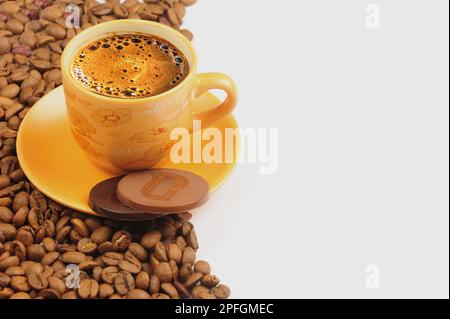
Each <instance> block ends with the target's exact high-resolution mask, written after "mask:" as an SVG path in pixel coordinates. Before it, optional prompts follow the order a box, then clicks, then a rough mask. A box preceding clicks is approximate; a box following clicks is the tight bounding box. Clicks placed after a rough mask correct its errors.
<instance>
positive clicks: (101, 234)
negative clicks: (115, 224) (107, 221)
mask: <svg viewBox="0 0 450 319" xmlns="http://www.w3.org/2000/svg"><path fill="white" fill-rule="evenodd" d="M111 235H112V229H111V227H109V226H103V227H100V228H98V229H96V230H95V231H94V232H93V233H92V235H91V239H92V241H93V242H94V243H96V244H97V245H100V244H102V243H104V242H105V241H108V240H109V239H110V238H111Z"/></svg>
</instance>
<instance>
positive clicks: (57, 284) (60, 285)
mask: <svg viewBox="0 0 450 319" xmlns="http://www.w3.org/2000/svg"><path fill="white" fill-rule="evenodd" d="M47 280H48V287H49V288H50V289H53V290H55V291H57V292H58V294H59V295H63V294H64V292H65V291H66V283H65V282H64V281H63V280H62V279H60V278H58V277H56V276H50V277H48V279H47Z"/></svg>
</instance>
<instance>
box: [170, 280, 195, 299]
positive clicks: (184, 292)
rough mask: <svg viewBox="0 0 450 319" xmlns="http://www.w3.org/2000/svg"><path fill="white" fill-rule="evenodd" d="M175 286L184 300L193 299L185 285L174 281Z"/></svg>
mask: <svg viewBox="0 0 450 319" xmlns="http://www.w3.org/2000/svg"><path fill="white" fill-rule="evenodd" d="M173 286H174V287H175V289H176V290H177V291H178V293H179V295H180V296H181V298H183V299H191V298H192V295H191V293H190V292H189V289H188V288H187V287H186V286H185V285H183V284H182V283H181V282H179V281H174V283H173Z"/></svg>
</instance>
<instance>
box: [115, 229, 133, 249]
mask: <svg viewBox="0 0 450 319" xmlns="http://www.w3.org/2000/svg"><path fill="white" fill-rule="evenodd" d="M131 241H132V239H131V235H130V233H129V232H127V231H122V230H121V231H117V232H115V233H114V235H113V237H112V239H111V242H112V244H113V248H114V250H117V251H125V250H127V249H128V246H129V245H130V243H131Z"/></svg>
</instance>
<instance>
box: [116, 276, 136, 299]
mask: <svg viewBox="0 0 450 319" xmlns="http://www.w3.org/2000/svg"><path fill="white" fill-rule="evenodd" d="M114 286H115V288H116V291H117V293H118V294H120V295H121V296H124V295H126V294H127V293H128V292H129V291H130V290H132V289H135V287H136V286H135V282H134V278H133V276H132V275H131V273H129V272H128V271H121V272H119V273H118V274H117V275H116V277H115V278H114Z"/></svg>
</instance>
